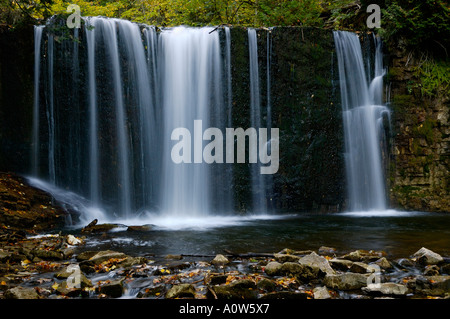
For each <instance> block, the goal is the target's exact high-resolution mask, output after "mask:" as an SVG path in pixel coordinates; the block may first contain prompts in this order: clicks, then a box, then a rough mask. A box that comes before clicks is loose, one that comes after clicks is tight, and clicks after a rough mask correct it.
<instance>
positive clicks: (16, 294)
mask: <svg viewBox="0 0 450 319" xmlns="http://www.w3.org/2000/svg"><path fill="white" fill-rule="evenodd" d="M4 298H5V299H39V295H38V293H37V292H36V290H35V289H34V288H26V287H20V286H18V287H14V288H11V289H8V290H6V291H5V294H4Z"/></svg>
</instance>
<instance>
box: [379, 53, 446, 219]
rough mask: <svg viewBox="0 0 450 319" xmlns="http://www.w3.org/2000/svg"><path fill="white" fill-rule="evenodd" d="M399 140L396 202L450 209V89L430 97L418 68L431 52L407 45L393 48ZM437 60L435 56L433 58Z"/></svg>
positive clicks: (393, 168) (393, 186) (394, 160)
mask: <svg viewBox="0 0 450 319" xmlns="http://www.w3.org/2000/svg"><path fill="white" fill-rule="evenodd" d="M390 53H391V54H390V68H389V73H388V78H389V81H390V83H391V108H392V110H393V112H392V115H393V117H392V125H393V131H394V135H393V143H392V151H391V161H390V178H389V180H388V182H389V183H390V185H389V188H390V197H391V205H392V206H393V207H396V208H401V209H408V210H419V211H434V212H450V174H449V171H450V156H449V155H450V148H449V142H450V118H449V106H450V95H449V92H445V91H443V90H439V91H438V92H437V93H436V94H435V95H434V96H426V95H425V96H424V95H423V94H422V92H421V89H420V79H419V77H418V76H417V68H418V66H419V65H420V64H421V63H423V62H424V61H425V60H424V57H425V55H424V54H422V53H419V52H408V51H407V50H406V49H404V48H403V47H402V46H401V45H399V46H397V47H396V48H391V50H390ZM428 59H431V57H428Z"/></svg>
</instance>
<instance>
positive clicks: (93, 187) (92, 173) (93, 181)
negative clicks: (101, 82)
mask: <svg viewBox="0 0 450 319" xmlns="http://www.w3.org/2000/svg"><path fill="white" fill-rule="evenodd" d="M96 20H97V19H96V18H92V19H90V20H88V21H87V23H89V26H90V27H91V28H90V30H87V32H86V38H87V50H88V79H89V179H90V183H89V184H90V198H91V200H92V202H93V204H94V205H95V206H98V205H99V201H100V180H99V171H100V166H99V165H100V164H99V154H98V138H97V137H98V125H97V121H98V115H97V93H96V80H95V74H96V72H95V34H96V32H95V21H96Z"/></svg>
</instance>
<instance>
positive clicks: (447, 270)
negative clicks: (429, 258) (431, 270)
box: [441, 264, 450, 275]
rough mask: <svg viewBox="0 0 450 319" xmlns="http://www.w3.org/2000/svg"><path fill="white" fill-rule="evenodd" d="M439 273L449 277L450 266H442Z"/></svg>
mask: <svg viewBox="0 0 450 319" xmlns="http://www.w3.org/2000/svg"><path fill="white" fill-rule="evenodd" d="M441 271H442V273H443V274H448V275H450V264H446V265H444V266H442V267H441Z"/></svg>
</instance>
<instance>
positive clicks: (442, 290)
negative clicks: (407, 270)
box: [415, 276, 450, 296]
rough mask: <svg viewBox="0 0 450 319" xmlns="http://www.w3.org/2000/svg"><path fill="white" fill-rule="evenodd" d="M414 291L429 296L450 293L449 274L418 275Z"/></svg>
mask: <svg viewBox="0 0 450 319" xmlns="http://www.w3.org/2000/svg"><path fill="white" fill-rule="evenodd" d="M415 283H416V285H415V287H416V293H419V294H422V295H430V296H445V294H448V293H450V276H418V277H417V278H416V282H415Z"/></svg>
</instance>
